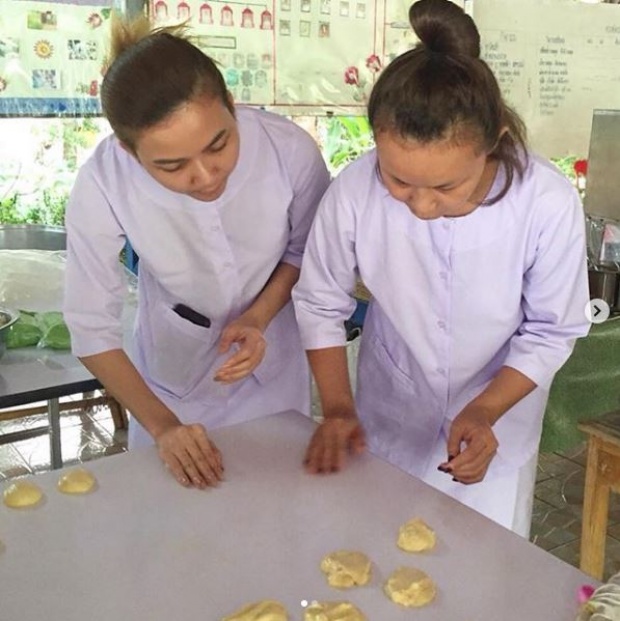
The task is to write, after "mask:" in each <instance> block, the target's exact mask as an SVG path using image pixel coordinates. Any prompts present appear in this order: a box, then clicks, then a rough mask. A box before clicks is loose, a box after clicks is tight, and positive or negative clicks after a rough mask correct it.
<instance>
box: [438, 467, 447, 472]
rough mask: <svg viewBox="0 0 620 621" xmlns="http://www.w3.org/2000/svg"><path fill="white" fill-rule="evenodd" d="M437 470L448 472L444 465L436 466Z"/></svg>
mask: <svg viewBox="0 0 620 621" xmlns="http://www.w3.org/2000/svg"><path fill="white" fill-rule="evenodd" d="M437 470H439V472H448V471H447V470H446V467H445V466H437Z"/></svg>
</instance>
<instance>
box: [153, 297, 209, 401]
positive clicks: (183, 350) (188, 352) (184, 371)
mask: <svg viewBox="0 0 620 621" xmlns="http://www.w3.org/2000/svg"><path fill="white" fill-rule="evenodd" d="M151 321H152V324H151V325H152V337H153V349H152V351H151V352H150V354H149V355H148V357H147V360H146V364H147V366H148V370H149V374H150V376H151V378H152V380H153V381H154V382H155V383H156V384H157V385H158V386H159V387H160V388H162V389H163V390H165V391H166V392H168V393H170V394H171V395H173V396H175V397H178V398H179V399H182V398H184V397H186V396H187V395H188V394H189V393H190V392H191V391H192V390H193V389H194V388H196V386H197V385H198V384H199V383H200V382H201V381H202V380H203V379H205V377H206V376H207V375H208V373H209V371H210V367H211V366H212V364H213V362H214V360H215V359H216V357H217V340H218V336H219V330H218V329H217V328H214V326H213V325H212V326H211V327H210V328H205V327H203V326H197V325H195V324H193V323H191V322H190V321H188V320H187V319H184V318H183V317H179V315H177V314H176V313H175V312H174V311H173V310H172V308H170V307H168V306H166V305H164V304H160V305H159V306H157V307H156V310H155V312H154V314H153V315H152V316H151Z"/></svg>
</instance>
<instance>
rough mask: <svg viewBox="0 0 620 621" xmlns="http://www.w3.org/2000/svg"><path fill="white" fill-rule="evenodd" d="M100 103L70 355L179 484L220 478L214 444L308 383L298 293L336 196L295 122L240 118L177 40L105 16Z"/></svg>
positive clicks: (71, 308)
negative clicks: (317, 217) (329, 198)
mask: <svg viewBox="0 0 620 621" xmlns="http://www.w3.org/2000/svg"><path fill="white" fill-rule="evenodd" d="M101 103H102V108H103V112H104V115H105V117H106V118H107V119H108V121H109V123H110V126H111V127H112V130H113V132H114V135H112V136H110V137H108V138H106V139H105V140H104V141H103V142H102V143H101V144H100V145H99V146H98V147H97V149H96V150H95V152H94V154H93V155H92V157H91V158H90V159H89V160H88V161H87V162H86V163H85V164H84V166H83V167H82V169H81V170H80V172H79V174H78V177H77V181H76V183H75V187H74V188H73V191H72V194H71V199H70V201H69V206H68V210H67V216H66V225H67V232H68V247H67V275H66V293H65V305H64V310H65V317H66V320H67V324H68V326H69V329H70V331H71V339H72V347H73V352H74V354H75V355H76V356H78V357H79V358H80V359H81V360H82V362H83V363H84V365H85V366H86V367H87V368H88V369H89V370H90V371H91V372H92V373H93V375H95V377H97V378H98V379H99V381H100V382H101V383H102V384H103V385H104V386H105V387H106V388H107V390H108V391H109V392H110V393H111V394H113V395H114V396H115V397H116V398H117V399H118V400H119V401H120V402H121V403H122V404H123V405H124V406H125V407H126V408H127V409H128V410H129V411H130V412H131V414H132V416H131V418H130V426H129V445H130V448H132V447H135V446H142V445H145V444H149V443H155V444H156V445H157V448H158V450H159V454H160V456H161V458H162V460H163V461H164V463H165V464H166V466H167V467H168V469H169V470H170V471H171V473H172V474H173V475H174V476H175V477H176V478H177V480H178V481H179V482H180V483H181V484H183V485H187V486H195V487H198V488H204V487H205V486H207V485H215V484H217V483H218V481H220V480H221V479H222V472H223V458H222V455H221V454H220V452H219V450H218V448H217V447H216V446H215V445H214V444H213V442H212V441H211V440H210V438H209V430H210V429H212V428H214V427H217V426H222V425H227V424H232V423H236V422H240V421H243V420H247V419H250V418H257V417H259V416H265V415H268V414H272V413H274V412H278V411H282V410H287V409H295V410H299V411H302V412H306V413H308V414H309V412H310V388H309V386H310V382H309V379H310V376H309V371H308V368H307V362H306V359H305V355H304V352H303V349H302V347H301V343H300V338H299V333H298V329H297V325H296V322H295V316H294V312H293V308H292V304H291V303H290V292H291V288H292V286H293V284H294V283H295V281H296V280H297V277H298V275H299V267H300V264H301V257H302V255H303V251H304V246H305V241H306V237H307V234H308V230H309V228H310V223H311V221H312V218H313V217H314V213H315V210H316V207H317V205H318V202H319V200H320V198H321V196H322V194H323V193H324V191H325V189H326V187H327V185H328V183H329V174H328V172H327V169H326V167H325V164H324V162H323V159H322V157H321V154H320V152H319V150H318V148H317V146H316V144H315V143H314V141H313V140H312V138H311V137H310V136H309V135H308V134H306V133H305V132H304V131H303V130H301V129H300V128H298V127H297V126H296V125H295V124H293V123H292V122H291V121H289V120H286V119H284V118H282V117H279V116H276V115H274V114H269V113H267V112H263V111H260V110H255V109H250V108H246V107H241V106H235V104H234V102H233V100H232V97H231V96H230V94H229V92H228V91H227V89H226V84H225V82H224V79H223V77H222V75H221V73H220V72H219V70H218V68H217V66H216V65H215V63H214V62H213V60H211V59H210V58H209V57H208V56H206V55H205V54H204V53H203V52H202V51H201V50H200V49H198V48H197V47H196V46H194V45H193V44H192V43H191V41H190V40H189V38H188V37H187V35H186V32H185V29H184V27H183V26H179V27H173V28H159V29H154V30H153V29H152V28H151V26H150V24H149V22H148V20H147V19H146V18H139V19H137V20H134V21H123V20H115V21H114V23H113V27H112V37H111V46H110V57H109V63H108V67H107V71H106V74H105V78H104V80H103V85H102V88H101ZM126 241H129V242H131V245H132V247H133V249H134V250H135V251H136V253H137V254H138V256H139V257H140V262H139V278H138V282H139V285H138V289H139V296H138V309H137V319H136V325H135V331H134V343H133V355H132V356H131V358H130V357H129V356H128V355H127V354H126V353H125V351H124V349H123V343H122V325H121V314H122V307H123V282H124V281H123V273H122V269H121V264H120V262H119V253H120V252H121V250H122V249H123V247H124V245H125V243H126Z"/></svg>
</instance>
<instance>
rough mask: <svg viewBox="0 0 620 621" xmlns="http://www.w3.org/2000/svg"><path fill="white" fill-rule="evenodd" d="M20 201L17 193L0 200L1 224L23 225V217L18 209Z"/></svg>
mask: <svg viewBox="0 0 620 621" xmlns="http://www.w3.org/2000/svg"><path fill="white" fill-rule="evenodd" d="M18 199H19V196H18V195H17V193H15V194H11V195H10V196H7V197H6V198H2V199H0V223H4V224H21V222H22V221H23V217H22V216H21V214H20V213H19V210H18V208H17V203H18Z"/></svg>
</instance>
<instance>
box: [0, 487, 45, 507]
mask: <svg viewBox="0 0 620 621" xmlns="http://www.w3.org/2000/svg"><path fill="white" fill-rule="evenodd" d="M42 498H43V492H42V491H41V489H40V488H39V486H38V485H35V484H34V483H29V482H28V481H17V482H15V483H11V485H9V486H8V487H7V488H6V489H5V490H4V504H5V505H6V506H7V507H11V508H13V509H22V508H25V507H34V506H35V505H37V504H39V502H41V499H42Z"/></svg>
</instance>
